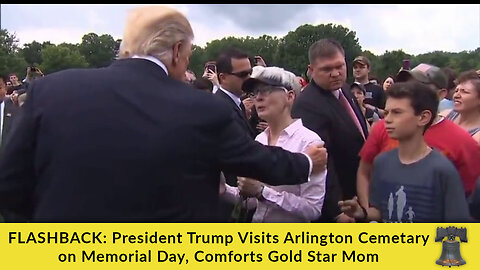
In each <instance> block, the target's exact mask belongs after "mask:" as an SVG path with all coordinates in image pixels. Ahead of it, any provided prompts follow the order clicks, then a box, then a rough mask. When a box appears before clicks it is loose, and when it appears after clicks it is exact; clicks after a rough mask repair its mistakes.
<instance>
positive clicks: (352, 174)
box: [292, 80, 368, 221]
mask: <svg viewBox="0 0 480 270" xmlns="http://www.w3.org/2000/svg"><path fill="white" fill-rule="evenodd" d="M342 92H343V93H344V95H345V97H346V98H347V100H348V101H349V103H350V105H351V106H353V109H354V111H355V114H356V116H357V118H358V119H359V121H360V123H361V125H362V129H363V131H364V133H365V134H368V130H367V126H366V123H365V118H364V116H363V114H362V112H361V111H360V108H359V107H358V104H357V103H356V100H355V99H354V98H353V97H352V95H351V93H350V91H345V90H343V89H342ZM292 115H293V116H294V117H296V118H301V119H302V121H303V124H304V125H305V127H307V128H309V129H311V130H313V131H315V132H316V133H317V134H318V135H319V136H320V137H321V138H322V139H323V140H324V141H325V146H326V148H327V151H328V164H327V168H328V175H327V194H326V198H325V202H324V208H323V209H324V211H322V213H323V214H322V217H323V218H324V220H326V221H333V217H335V216H336V215H338V214H340V210H339V209H338V206H337V203H338V201H339V200H343V199H351V198H352V197H353V196H355V195H356V193H357V192H356V179H357V177H356V175H357V169H358V164H359V161H360V159H359V156H358V154H359V152H360V149H361V148H362V146H363V144H364V139H363V137H362V135H361V134H360V131H359V130H358V128H357V126H356V125H355V123H354V121H353V119H352V118H351V117H350V114H349V113H348V112H347V111H346V110H345V108H344V107H343V106H342V105H341V103H340V102H339V100H338V99H337V98H336V97H335V96H334V95H333V94H332V93H331V92H330V91H326V90H324V89H321V88H320V87H319V86H318V85H317V84H315V82H314V81H313V80H312V81H311V82H310V83H309V85H308V86H307V87H306V88H305V89H304V90H303V91H302V93H301V94H300V95H299V96H298V98H297V100H296V102H295V104H294V106H293V109H292Z"/></svg>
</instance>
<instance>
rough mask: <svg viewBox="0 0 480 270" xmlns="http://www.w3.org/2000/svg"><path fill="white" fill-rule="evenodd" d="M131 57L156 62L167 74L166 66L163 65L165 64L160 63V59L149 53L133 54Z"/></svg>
mask: <svg viewBox="0 0 480 270" xmlns="http://www.w3.org/2000/svg"><path fill="white" fill-rule="evenodd" d="M132 58H136V59H145V60H148V61H151V62H153V63H155V64H157V65H158V66H159V67H161V68H162V69H163V71H165V74H167V75H168V69H167V66H165V64H164V63H162V61H160V60H158V59H157V58H155V57H153V56H150V55H146V56H140V55H134V56H132Z"/></svg>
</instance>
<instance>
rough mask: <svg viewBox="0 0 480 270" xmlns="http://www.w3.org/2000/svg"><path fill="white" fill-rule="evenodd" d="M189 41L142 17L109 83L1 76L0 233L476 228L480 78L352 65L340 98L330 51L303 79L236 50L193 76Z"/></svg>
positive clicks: (314, 55)
mask: <svg viewBox="0 0 480 270" xmlns="http://www.w3.org/2000/svg"><path fill="white" fill-rule="evenodd" d="M193 37H194V35H193V31H192V28H191V26H190V23H189V22H188V20H187V19H186V18H185V17H184V16H183V15H182V14H181V13H179V12H178V11H176V10H174V9H171V8H167V7H142V8H138V9H136V10H135V11H133V12H132V13H131V14H130V16H129V17H128V20H127V24H126V29H125V32H124V37H123V41H122V45H121V48H120V52H119V59H118V60H116V61H115V62H114V63H113V64H112V65H111V66H109V67H107V68H103V69H78V70H66V71H61V72H58V73H54V74H50V75H48V76H45V77H44V78H41V79H38V80H33V79H31V77H32V76H31V75H30V74H31V73H32V72H36V73H38V74H41V76H43V73H41V71H40V70H39V69H38V68H37V69H35V70H34V71H32V70H31V69H30V68H29V70H27V79H26V80H25V81H24V82H23V83H22V82H19V80H18V77H17V76H16V75H15V74H11V75H10V76H9V78H7V77H3V76H2V78H1V81H0V82H1V83H0V89H1V91H0V95H1V96H0V97H1V99H2V100H3V104H2V107H1V112H2V115H1V119H2V125H1V129H0V132H2V136H1V142H0V143H1V144H0V214H1V215H2V216H3V218H4V219H5V220H6V221H33V222H44V221H49V222H52V221H53V222H70V221H77V222H78V221H80V222H99V221H100V222H101V221H106V222H112V221H115V222H399V223H402V222H475V221H477V220H480V71H474V70H467V71H463V72H461V73H460V74H457V73H456V72H455V71H454V70H452V69H450V68H448V67H437V66H434V65H431V64H429V63H421V64H419V65H418V66H416V67H414V68H412V69H410V68H409V67H405V66H404V65H403V66H402V63H399V72H398V73H397V74H394V75H391V76H389V77H387V78H385V80H384V81H383V83H382V82H377V80H375V79H372V77H371V74H370V71H371V69H372V66H371V62H370V61H369V59H368V58H367V57H365V56H362V55H360V56H357V57H355V59H354V60H353V70H352V71H353V76H354V79H353V81H350V82H349V81H348V79H347V62H346V59H345V51H344V49H343V47H342V45H341V44H340V43H339V42H337V41H336V40H334V39H330V38H325V39H320V40H318V41H316V42H314V43H313V44H312V45H311V46H310V48H309V50H308V51H306V52H305V54H308V60H309V63H308V67H307V72H306V73H305V75H304V76H303V77H302V76H299V75H296V74H294V73H292V72H290V71H288V70H286V69H285V68H283V67H275V66H267V65H266V61H265V59H263V58H262V56H260V55H253V56H249V55H247V54H245V53H244V52H242V51H241V50H238V49H236V48H224V50H223V51H222V52H221V53H220V54H219V55H218V57H217V58H216V59H212V60H209V61H208V62H206V63H205V68H204V72H203V74H195V73H194V72H192V71H191V70H189V69H188V64H189V57H190V55H191V53H192V40H193ZM20 107H21V108H20Z"/></svg>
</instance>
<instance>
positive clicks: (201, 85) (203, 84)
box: [193, 78, 213, 92]
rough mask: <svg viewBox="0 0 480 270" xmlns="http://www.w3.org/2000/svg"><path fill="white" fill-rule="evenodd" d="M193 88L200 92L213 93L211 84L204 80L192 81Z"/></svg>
mask: <svg viewBox="0 0 480 270" xmlns="http://www.w3.org/2000/svg"><path fill="white" fill-rule="evenodd" d="M193 87H195V88H197V89H200V90H206V91H208V92H212V91H213V83H212V82H211V81H209V80H207V79H205V78H197V79H196V80H195V81H193Z"/></svg>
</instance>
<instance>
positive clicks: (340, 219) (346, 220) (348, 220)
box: [335, 213, 355, 223]
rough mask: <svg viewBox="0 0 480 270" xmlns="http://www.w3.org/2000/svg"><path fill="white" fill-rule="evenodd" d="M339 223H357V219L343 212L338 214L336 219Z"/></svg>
mask: <svg viewBox="0 0 480 270" xmlns="http://www.w3.org/2000/svg"><path fill="white" fill-rule="evenodd" d="M335 221H336V222H337V223H355V219H354V218H351V217H349V216H347V215H345V214H344V213H341V214H340V215H338V216H337V218H336V219H335Z"/></svg>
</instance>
